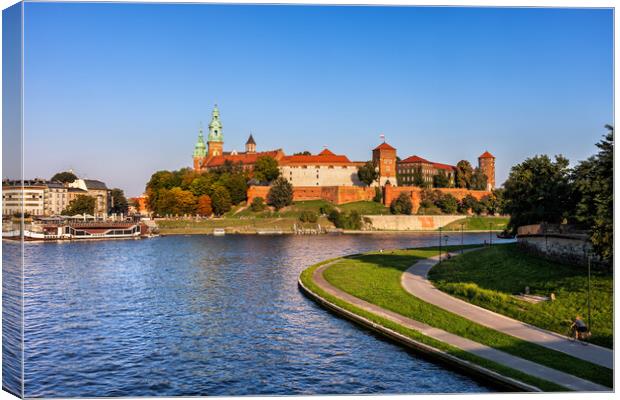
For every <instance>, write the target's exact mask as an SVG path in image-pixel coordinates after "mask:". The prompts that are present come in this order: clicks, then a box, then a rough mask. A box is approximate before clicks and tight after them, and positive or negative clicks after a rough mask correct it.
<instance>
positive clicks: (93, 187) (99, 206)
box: [68, 179, 112, 217]
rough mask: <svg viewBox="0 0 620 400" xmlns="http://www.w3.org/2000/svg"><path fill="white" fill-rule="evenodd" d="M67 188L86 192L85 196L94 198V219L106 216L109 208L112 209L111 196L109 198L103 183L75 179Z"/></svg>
mask: <svg viewBox="0 0 620 400" xmlns="http://www.w3.org/2000/svg"><path fill="white" fill-rule="evenodd" d="M68 186H69V187H70V188H76V189H81V190H83V191H86V195H88V196H91V197H94V198H95V214H94V215H95V216H96V217H104V216H106V215H107V214H108V212H109V211H110V208H112V196H110V190H108V188H107V186H106V184H105V183H103V182H101V181H98V180H95V179H76V180H75V181H73V182H71V183H69V185H68ZM82 193H83V192H82ZM76 197H77V195H76Z"/></svg>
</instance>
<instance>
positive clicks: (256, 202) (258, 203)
mask: <svg viewBox="0 0 620 400" xmlns="http://www.w3.org/2000/svg"><path fill="white" fill-rule="evenodd" d="M265 207H266V205H265V200H263V198H262V197H254V198H253V199H252V203H251V204H250V210H251V211H253V212H260V211H263V210H264V209H265Z"/></svg>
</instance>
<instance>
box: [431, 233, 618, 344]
mask: <svg viewBox="0 0 620 400" xmlns="http://www.w3.org/2000/svg"><path fill="white" fill-rule="evenodd" d="M429 276H430V279H431V280H432V281H433V283H434V284H435V286H437V287H438V288H439V289H440V290H442V291H444V292H447V293H449V294H451V295H453V296H456V297H460V298H462V299H464V300H466V301H469V302H471V303H473V304H476V305H478V306H480V307H484V308H487V309H490V310H493V311H495V312H498V313H500V314H504V315H507V316H509V317H512V318H515V319H518V320H521V321H524V322H527V323H529V324H532V325H535V326H539V327H541V328H544V329H548V330H551V331H554V332H558V333H561V334H565V333H566V332H567V330H568V327H569V325H570V320H571V319H573V318H574V317H575V316H576V315H577V314H579V315H581V316H582V318H583V319H584V320H585V321H586V323H587V322H588V321H587V317H588V307H587V299H588V296H587V288H588V281H587V278H588V274H587V269H586V268H584V267H576V266H569V265H562V264H558V263H554V262H551V261H547V260H543V259H541V258H538V257H534V256H531V255H528V254H524V253H522V252H521V251H520V250H519V249H518V248H517V246H516V244H509V245H501V246H494V247H491V248H488V249H485V250H480V251H474V252H471V253H465V254H463V255H462V256H458V257H454V258H452V259H450V260H447V261H444V262H442V263H441V264H439V265H437V266H435V267H434V268H433V269H432V270H431V272H430V274H429ZM526 286H529V288H530V293H532V294H538V295H543V296H549V295H550V294H551V293H555V297H556V300H555V301H544V302H541V303H538V304H532V303H529V302H525V301H521V300H518V299H515V298H514V297H513V296H512V294H515V293H520V292H523V291H524V290H525V287H526ZM590 298H591V300H590V302H591V313H592V325H591V328H592V337H591V339H590V341H591V342H592V343H596V344H598V345H601V346H605V347H609V348H611V347H612V345H613V276H612V274H611V273H605V272H600V271H592V279H591V297H590Z"/></svg>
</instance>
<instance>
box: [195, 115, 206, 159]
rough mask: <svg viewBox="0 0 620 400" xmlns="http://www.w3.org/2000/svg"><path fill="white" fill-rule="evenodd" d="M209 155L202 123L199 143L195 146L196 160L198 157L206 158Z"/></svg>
mask: <svg viewBox="0 0 620 400" xmlns="http://www.w3.org/2000/svg"><path fill="white" fill-rule="evenodd" d="M205 155H207V146H206V145H205V140H204V136H203V135H202V122H201V123H200V128H199V129H198V141H197V142H196V145H195V146H194V158H196V157H204V156H205Z"/></svg>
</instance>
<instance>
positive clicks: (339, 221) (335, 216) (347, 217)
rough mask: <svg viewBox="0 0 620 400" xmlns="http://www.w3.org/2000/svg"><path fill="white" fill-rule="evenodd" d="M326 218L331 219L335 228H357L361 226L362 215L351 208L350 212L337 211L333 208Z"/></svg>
mask: <svg viewBox="0 0 620 400" xmlns="http://www.w3.org/2000/svg"><path fill="white" fill-rule="evenodd" d="M327 219H328V220H329V221H331V222H332V223H333V224H334V226H335V227H336V228H340V229H352V230H358V229H361V228H362V216H361V215H360V213H358V212H357V211H355V210H353V211H351V212H350V213H347V212H342V213H341V212H339V211H338V210H336V209H333V210H332V211H331V212H330V213H329V215H328V216H327Z"/></svg>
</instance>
